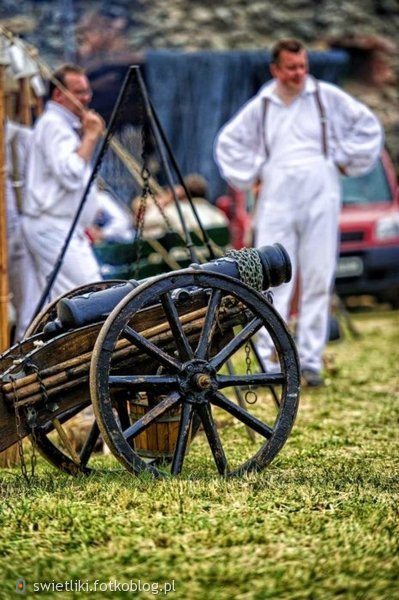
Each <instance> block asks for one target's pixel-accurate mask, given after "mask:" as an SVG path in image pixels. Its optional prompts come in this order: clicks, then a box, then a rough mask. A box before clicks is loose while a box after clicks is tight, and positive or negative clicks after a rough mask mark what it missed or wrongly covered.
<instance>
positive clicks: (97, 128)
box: [81, 110, 105, 140]
mask: <svg viewBox="0 0 399 600" xmlns="http://www.w3.org/2000/svg"><path fill="white" fill-rule="evenodd" d="M81 120H82V128H83V136H85V135H87V136H89V137H92V136H93V137H95V138H96V140H97V139H98V138H99V137H100V135H101V134H102V133H103V132H104V130H105V123H104V120H103V118H102V117H101V116H100V115H99V114H98V113H96V112H95V111H94V110H85V111H83V113H82V117H81Z"/></svg>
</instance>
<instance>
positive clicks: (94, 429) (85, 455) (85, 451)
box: [80, 421, 100, 465]
mask: <svg viewBox="0 0 399 600" xmlns="http://www.w3.org/2000/svg"><path fill="white" fill-rule="evenodd" d="M99 435H100V430H99V428H98V425H97V421H94V422H93V425H92V426H91V428H90V431H89V435H88V436H87V438H86V441H85V443H84V444H83V448H82V450H81V451H80V464H82V465H87V463H88V461H89V458H90V457H91V455H92V454H93V452H94V448H95V445H96V443H97V440H98V438H99Z"/></svg>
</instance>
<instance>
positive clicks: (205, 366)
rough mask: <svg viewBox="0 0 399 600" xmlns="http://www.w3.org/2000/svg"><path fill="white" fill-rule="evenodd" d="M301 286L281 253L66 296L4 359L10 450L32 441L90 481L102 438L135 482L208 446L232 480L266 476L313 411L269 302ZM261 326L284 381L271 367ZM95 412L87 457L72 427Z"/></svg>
mask: <svg viewBox="0 0 399 600" xmlns="http://www.w3.org/2000/svg"><path fill="white" fill-rule="evenodd" d="M290 276H291V269H290V261H289V258H288V255H287V253H286V252H285V250H284V248H283V247H282V246H280V245H278V244H275V245H273V246H266V247H264V248H262V249H260V250H254V249H243V250H241V251H233V252H232V253H231V254H230V255H228V256H224V257H222V258H219V259H217V260H213V261H210V262H209V263H207V264H205V265H201V266H200V265H191V267H190V268H187V269H182V270H179V271H174V272H172V273H167V274H165V275H160V276H156V277H152V278H148V279H146V280H143V281H134V280H131V281H129V282H123V283H115V282H109V281H108V282H101V283H98V284H93V286H86V287H84V288H80V289H77V290H74V291H73V292H71V293H70V294H68V295H66V296H64V297H62V298H61V299H59V300H58V301H57V302H54V303H53V304H51V305H49V306H48V307H47V308H46V309H45V310H44V311H43V312H42V313H41V314H39V315H38V317H37V318H36V320H35V321H34V322H33V323H32V325H31V327H30V328H29V331H28V332H27V337H26V338H25V339H24V340H23V341H22V342H20V343H18V344H16V345H15V346H13V347H12V348H10V349H9V350H8V351H7V352H5V353H4V354H3V355H2V356H1V357H0V371H1V387H0V391H1V399H0V450H4V449H6V448H8V447H9V446H10V445H12V444H14V443H16V442H19V443H21V440H22V439H23V438H24V437H25V436H29V435H30V436H31V439H32V441H33V443H34V444H35V446H36V447H37V448H38V449H39V451H40V452H41V454H43V455H44V456H45V457H46V458H47V460H49V461H50V462H51V463H52V464H54V465H55V466H57V467H59V468H61V469H62V470H64V471H66V472H68V473H70V474H78V473H89V472H91V470H92V467H91V461H92V457H93V454H94V450H95V447H96V444H97V442H98V439H99V437H100V436H102V438H103V440H104V441H105V442H106V444H107V445H108V446H109V448H110V450H111V452H112V454H114V455H115V457H116V458H117V459H118V460H119V461H120V462H121V463H122V464H123V465H124V466H125V467H126V468H127V469H128V471H130V472H132V473H139V472H141V471H149V472H151V473H152V474H154V475H162V474H164V473H168V472H170V473H172V474H179V473H181V472H182V470H183V468H184V469H190V468H195V465H196V462H195V461H196V456H197V455H198V453H201V452H202V450H204V451H205V449H206V448H208V450H209V449H210V452H208V455H209V457H210V459H211V462H212V463H214V465H216V469H217V471H218V472H219V473H220V474H222V475H225V476H233V475H237V474H244V473H246V472H250V471H259V470H261V469H263V468H264V467H265V466H266V465H267V464H269V463H270V461H271V460H272V459H273V458H274V457H275V456H276V454H277V453H278V452H279V450H280V449H281V447H282V446H283V444H284V443H285V441H286V439H287V438H288V436H289V433H290V431H291V428H292V426H293V423H294V419H295V416H296V412H297V407H298V401H299V381H300V377H299V368H298V360H297V355H296V350H295V345H294V342H293V340H292V338H291V336H290V334H289V332H288V331H287V328H286V326H285V325H284V322H283V321H282V319H281V317H280V316H279V315H278V313H277V312H276V310H275V309H274V307H273V305H272V303H271V300H270V292H266V290H268V289H269V288H270V287H271V286H275V285H280V284H281V283H283V282H285V281H288V280H289V278H290ZM255 288H257V289H255ZM261 327H266V329H267V330H268V332H269V334H270V336H271V338H272V340H273V343H274V347H275V355H276V359H277V366H278V369H277V372H276V373H267V372H265V370H264V369H263V368H262V366H261V360H260V357H259V356H258V353H257V349H256V344H255V337H254V336H255V335H256V333H257V332H258V331H259V329H260V328H261ZM256 400H257V401H256ZM90 404H92V407H93V411H94V415H93V417H92V419H93V421H92V423H91V426H90V428H89V430H88V433H87V436H86V439H85V442H84V445H83V447H82V448H81V449H80V450H79V451H77V450H76V449H74V448H73V447H72V445H71V443H70V442H68V436H67V435H66V431H65V426H66V424H67V423H68V422H69V420H71V419H73V418H75V417H76V415H80V414H82V413H83V412H84V411H86V412H87V407H89V406H90ZM245 431H247V434H248V435H245ZM242 433H244V435H241V434H242ZM238 455H239V458H237V456H238ZM212 459H213V460H212ZM197 460H198V458H197ZM94 462H95V461H94ZM191 464H192V465H194V467H192V466H191Z"/></svg>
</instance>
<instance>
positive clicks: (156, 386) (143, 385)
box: [109, 375, 177, 391]
mask: <svg viewBox="0 0 399 600" xmlns="http://www.w3.org/2000/svg"><path fill="white" fill-rule="evenodd" d="M176 384H177V379H176V376H175V375H110V377H109V385H110V387H118V388H128V389H133V390H136V391H139V390H146V391H150V390H152V391H154V390H155V391H156V390H162V391H164V390H170V389H173V387H175V386H176Z"/></svg>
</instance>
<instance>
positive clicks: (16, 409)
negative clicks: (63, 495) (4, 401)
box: [10, 375, 37, 483]
mask: <svg viewBox="0 0 399 600" xmlns="http://www.w3.org/2000/svg"><path fill="white" fill-rule="evenodd" d="M10 380H11V383H12V387H13V393H14V397H13V402H14V413H15V426H16V431H17V436H18V441H17V444H18V456H19V461H20V465H21V473H22V475H23V477H24V479H25V481H27V483H30V482H31V480H32V479H33V477H34V475H35V468H36V463H37V457H36V450H35V445H34V443H33V442H32V453H31V465H30V475H29V473H28V469H27V466H26V461H25V454H24V446H23V435H22V423H21V415H20V413H19V406H18V391H17V383H16V382H17V378H16V377H14V376H13V375H10ZM32 436H34V428H32Z"/></svg>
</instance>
